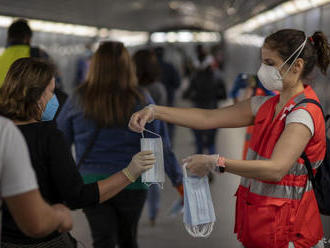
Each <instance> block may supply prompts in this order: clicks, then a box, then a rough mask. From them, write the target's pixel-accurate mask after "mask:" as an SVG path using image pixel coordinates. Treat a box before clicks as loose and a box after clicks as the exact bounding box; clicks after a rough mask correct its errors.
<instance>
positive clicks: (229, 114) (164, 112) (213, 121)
mask: <svg viewBox="0 0 330 248" xmlns="http://www.w3.org/2000/svg"><path fill="white" fill-rule="evenodd" d="M153 119H158V120H162V121H165V122H168V123H173V124H176V125H179V126H184V127H189V128H193V129H214V128H221V127H244V126H249V125H251V124H253V120H254V116H253V113H252V110H251V101H250V99H248V100H246V101H242V102H240V103H238V104H236V105H232V106H229V107H225V108H219V109H212V110H209V109H198V108H172V107H165V106H156V105H151V106H150V105H149V106H147V107H145V108H144V109H142V110H140V111H138V112H136V113H134V114H133V115H132V117H131V120H130V122H129V127H130V129H131V130H133V131H135V132H142V130H143V128H144V126H145V124H146V123H147V122H149V121H152V120H153Z"/></svg>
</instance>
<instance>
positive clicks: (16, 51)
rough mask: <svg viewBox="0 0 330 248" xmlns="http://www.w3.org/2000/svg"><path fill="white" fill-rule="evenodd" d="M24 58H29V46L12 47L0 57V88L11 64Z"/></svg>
mask: <svg viewBox="0 0 330 248" xmlns="http://www.w3.org/2000/svg"><path fill="white" fill-rule="evenodd" d="M26 57H30V46H28V45H14V46H10V47H8V48H6V49H5V51H4V52H3V53H2V55H0V87H1V86H2V84H3V81H4V79H5V77H6V74H7V72H8V70H9V67H10V66H11V65H12V63H14V62H15V61H16V60H17V59H20V58H26Z"/></svg>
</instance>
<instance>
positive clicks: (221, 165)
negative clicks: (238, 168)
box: [216, 156, 226, 173]
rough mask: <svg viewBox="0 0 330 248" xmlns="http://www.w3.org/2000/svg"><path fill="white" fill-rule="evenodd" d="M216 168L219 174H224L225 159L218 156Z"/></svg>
mask: <svg viewBox="0 0 330 248" xmlns="http://www.w3.org/2000/svg"><path fill="white" fill-rule="evenodd" d="M216 168H217V171H218V172H219V173H224V172H225V168H226V165H225V158H224V157H220V156H219V158H218V161H217V166H216Z"/></svg>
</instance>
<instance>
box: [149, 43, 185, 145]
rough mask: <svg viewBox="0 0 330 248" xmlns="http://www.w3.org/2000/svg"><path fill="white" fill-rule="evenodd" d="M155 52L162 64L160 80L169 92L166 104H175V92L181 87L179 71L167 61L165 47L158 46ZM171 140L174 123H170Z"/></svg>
mask: <svg viewBox="0 0 330 248" xmlns="http://www.w3.org/2000/svg"><path fill="white" fill-rule="evenodd" d="M155 53H156V56H157V59H158V62H159V65H160V81H161V83H162V84H164V86H165V88H166V92H167V101H166V106H174V99H175V92H176V90H177V89H178V88H179V87H180V84H181V79H180V75H179V72H178V71H177V69H176V68H175V67H174V65H173V64H171V63H169V62H167V61H165V58H164V57H165V54H164V53H165V50H164V48H163V47H156V48H155ZM168 131H169V135H170V138H171V140H172V139H173V137H174V125H172V124H169V125H168Z"/></svg>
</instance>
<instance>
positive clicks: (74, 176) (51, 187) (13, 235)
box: [2, 121, 99, 244]
mask: <svg viewBox="0 0 330 248" xmlns="http://www.w3.org/2000/svg"><path fill="white" fill-rule="evenodd" d="M18 128H19V129H20V130H21V132H22V134H23V136H24V137H25V140H26V143H27V145H28V148H29V152H30V157H31V162H32V166H33V168H34V170H35V172H36V176H37V180H38V184H39V190H40V192H41V195H42V196H43V198H44V199H45V200H46V201H47V202H49V203H50V204H55V203H64V204H66V205H67V206H68V207H70V208H71V209H75V208H84V207H87V206H90V205H93V204H96V203H98V201H99V189H98V186H97V183H93V184H84V182H83V180H82V178H81V176H80V174H79V171H78V170H77V168H76V164H75V162H74V160H73V158H72V155H71V150H70V147H69V146H68V144H67V143H66V141H65V138H64V136H63V133H62V132H61V131H60V130H58V129H57V128H56V125H55V123H54V122H53V121H44V122H36V123H32V124H26V125H18ZM17 152H19V151H17ZM57 235H58V233H57V232H55V233H53V234H51V235H49V236H48V237H46V238H43V239H32V238H29V237H27V236H25V235H24V234H23V233H22V232H21V231H20V230H19V229H18V227H17V225H16V224H15V222H14V220H13V218H12V216H11V215H10V213H9V211H8V208H7V206H6V205H5V204H4V206H3V219H2V241H4V242H11V243H21V244H31V243H36V242H37V243H38V242H43V241H45V240H49V239H51V238H54V237H56V236H57Z"/></svg>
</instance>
